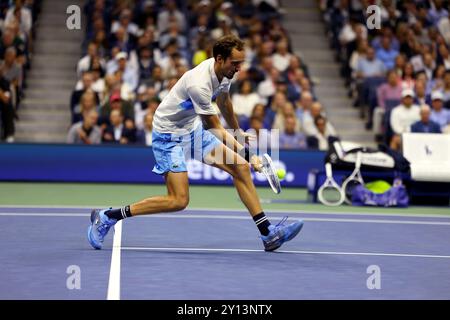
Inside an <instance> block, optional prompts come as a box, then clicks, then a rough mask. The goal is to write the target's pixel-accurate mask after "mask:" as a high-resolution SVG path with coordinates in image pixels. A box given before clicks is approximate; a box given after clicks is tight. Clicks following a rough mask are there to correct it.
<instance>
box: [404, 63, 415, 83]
mask: <svg viewBox="0 0 450 320" xmlns="http://www.w3.org/2000/svg"><path fill="white" fill-rule="evenodd" d="M415 83H416V79H415V77H414V67H413V65H412V64H411V63H409V62H408V63H406V64H405V67H404V68H403V74H402V88H403V89H414V86H415Z"/></svg>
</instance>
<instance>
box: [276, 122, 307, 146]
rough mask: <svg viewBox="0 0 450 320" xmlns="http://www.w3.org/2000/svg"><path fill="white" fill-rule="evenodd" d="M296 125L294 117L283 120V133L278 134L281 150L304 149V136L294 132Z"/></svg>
mask: <svg viewBox="0 0 450 320" xmlns="http://www.w3.org/2000/svg"><path fill="white" fill-rule="evenodd" d="M296 125H297V122H296V118H295V116H288V117H286V118H285V119H284V131H282V132H281V133H280V148H281V149H306V148H307V147H308V146H307V144H306V136H305V135H304V134H303V133H300V132H298V131H296V130H295V127H296Z"/></svg>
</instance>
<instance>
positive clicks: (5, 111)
mask: <svg viewBox="0 0 450 320" xmlns="http://www.w3.org/2000/svg"><path fill="white" fill-rule="evenodd" d="M14 116H15V111H14V107H13V105H12V102H11V89H10V84H9V82H8V80H6V79H5V78H4V77H3V74H2V72H1V70H0V117H1V118H0V124H2V126H0V129H1V130H0V139H5V141H6V142H8V143H11V142H14V133H15V125H14Z"/></svg>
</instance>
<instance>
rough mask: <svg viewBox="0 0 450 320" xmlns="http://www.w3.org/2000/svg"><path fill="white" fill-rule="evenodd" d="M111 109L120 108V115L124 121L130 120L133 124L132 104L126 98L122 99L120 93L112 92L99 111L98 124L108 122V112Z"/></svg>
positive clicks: (109, 112)
mask: <svg viewBox="0 0 450 320" xmlns="http://www.w3.org/2000/svg"><path fill="white" fill-rule="evenodd" d="M112 110H120V111H121V116H122V117H124V118H125V121H131V124H132V125H133V126H134V108H133V105H132V104H131V103H130V102H129V101H126V100H123V99H122V98H121V96H120V93H118V92H113V93H112V94H111V97H110V99H109V102H108V103H106V104H105V105H104V106H103V107H102V108H101V112H100V124H109V119H110V114H111V111H112Z"/></svg>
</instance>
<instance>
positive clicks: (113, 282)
mask: <svg viewBox="0 0 450 320" xmlns="http://www.w3.org/2000/svg"><path fill="white" fill-rule="evenodd" d="M121 243H122V220H120V221H118V222H117V223H116V224H115V226H114V240H113V249H112V255H111V269H110V271H109V282H108V295H107V297H106V299H107V300H120V246H121Z"/></svg>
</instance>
